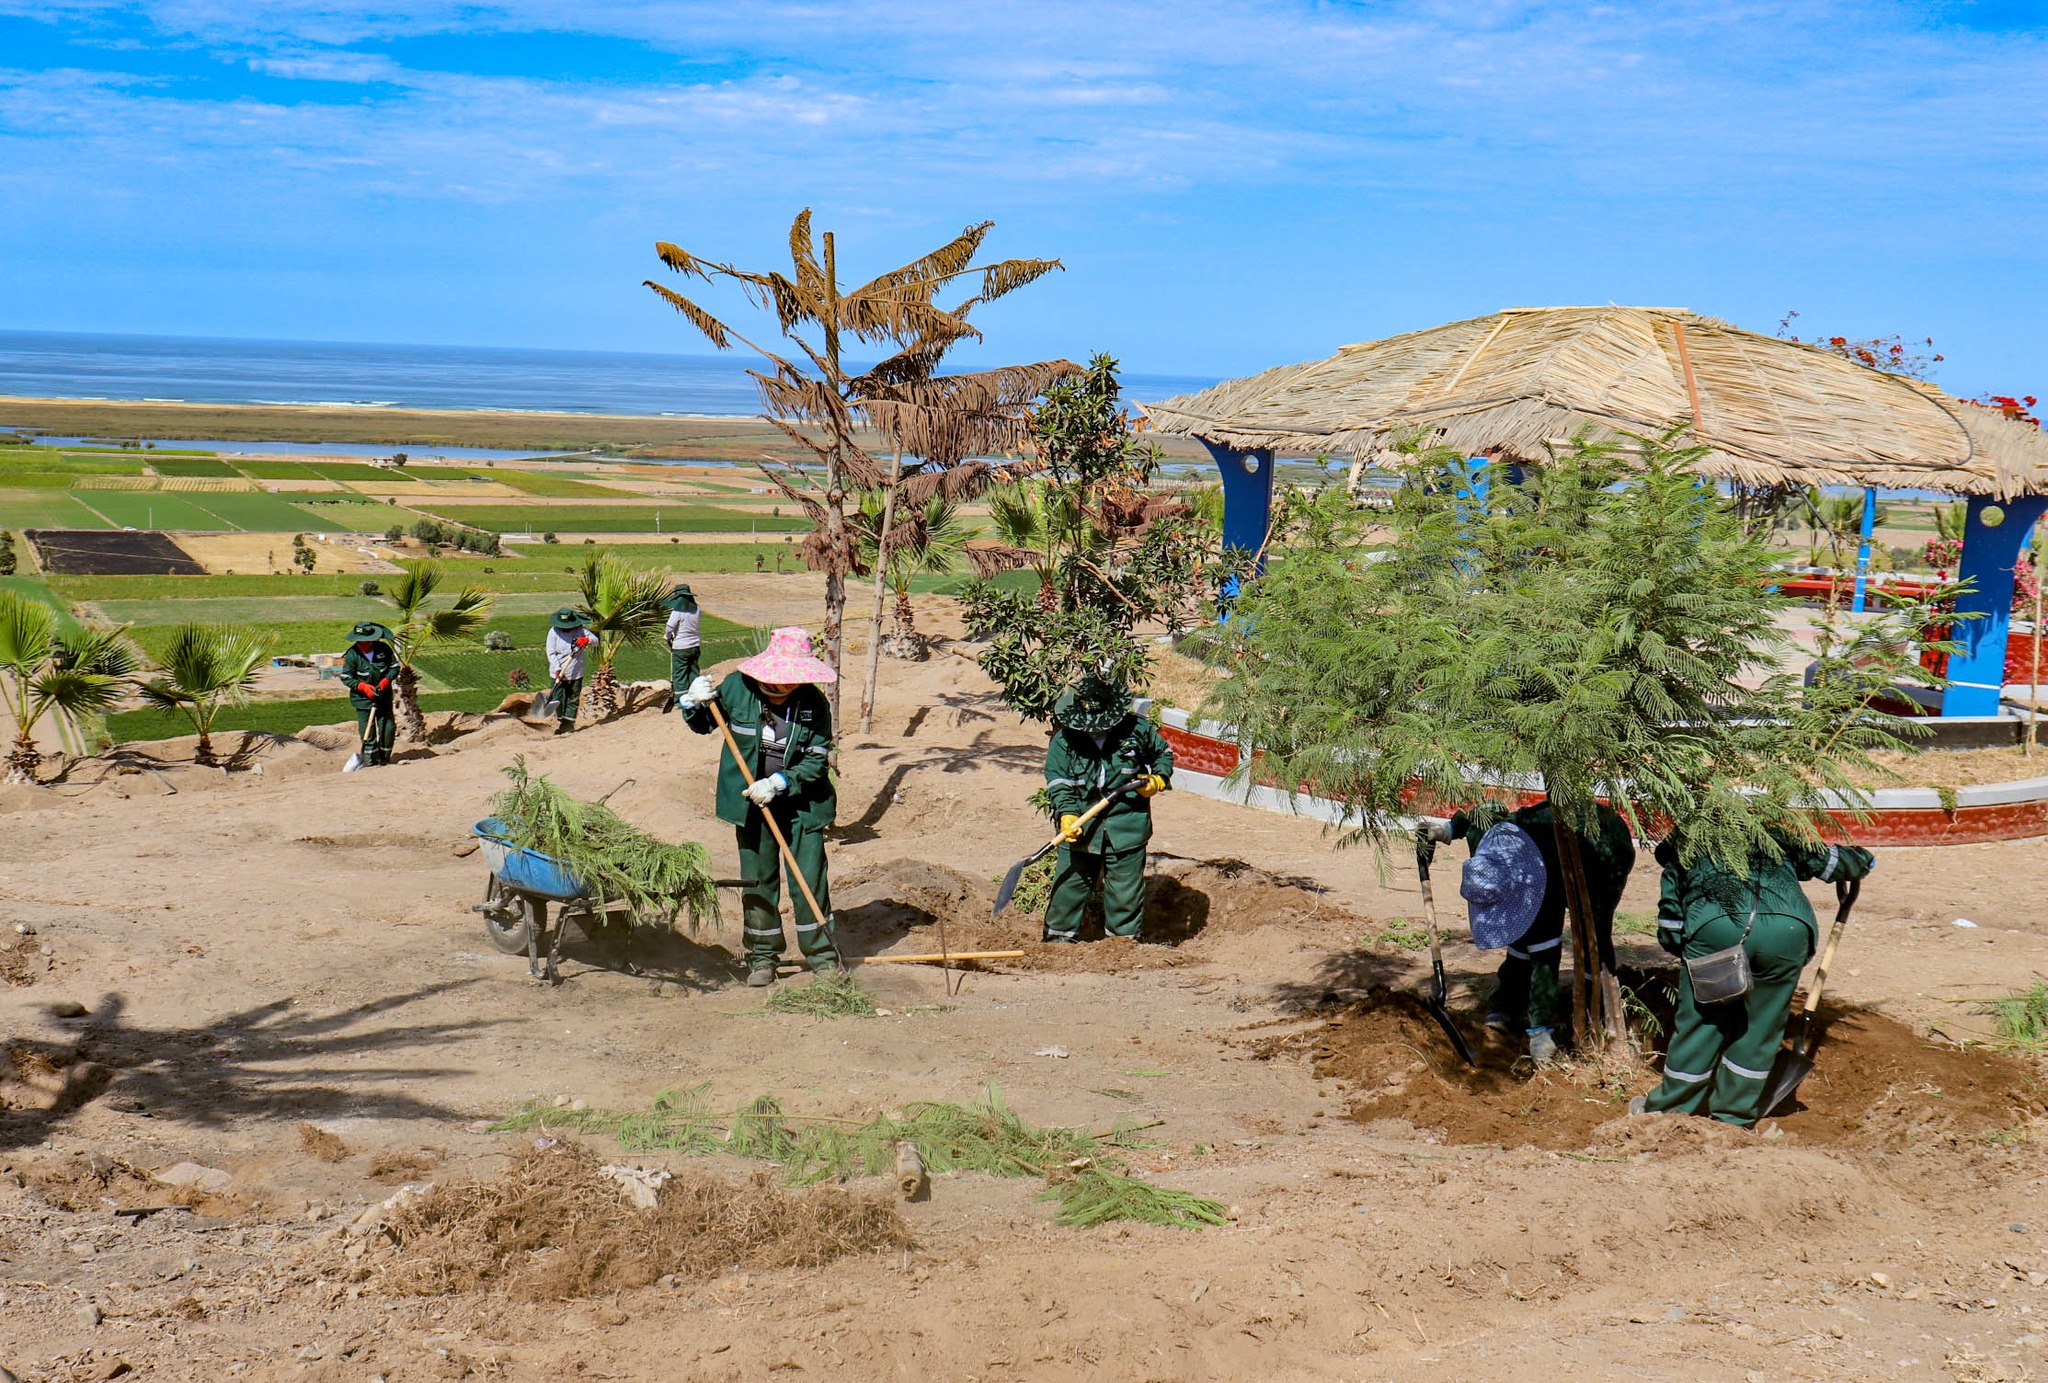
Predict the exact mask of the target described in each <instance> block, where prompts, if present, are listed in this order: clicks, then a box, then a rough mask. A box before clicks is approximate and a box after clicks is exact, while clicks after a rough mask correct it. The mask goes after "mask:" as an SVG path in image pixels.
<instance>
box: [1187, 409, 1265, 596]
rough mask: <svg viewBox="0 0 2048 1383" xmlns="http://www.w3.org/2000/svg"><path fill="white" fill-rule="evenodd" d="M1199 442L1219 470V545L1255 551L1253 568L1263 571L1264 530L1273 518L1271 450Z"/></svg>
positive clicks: (1244, 550)
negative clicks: (1221, 476) (1256, 563)
mask: <svg viewBox="0 0 2048 1383" xmlns="http://www.w3.org/2000/svg"><path fill="white" fill-rule="evenodd" d="M1202 445H1203V446H1204V447H1207V448H1208V449H1209V456H1210V459H1211V460H1213V461H1215V463H1216V469H1217V470H1219V471H1221V472H1222V473H1223V546H1225V547H1234V548H1237V549H1238V550H1239V551H1242V552H1255V553H1257V554H1259V561H1258V566H1257V567H1256V568H1255V570H1259V571H1263V570H1265V566H1266V556H1265V549H1266V532H1267V529H1268V528H1269V527H1270V526H1271V524H1272V521H1273V453H1272V452H1270V451H1267V450H1264V449H1258V450H1253V451H1239V450H1238V449H1237V448H1235V447H1226V446H1224V445H1223V444H1222V443H1220V442H1210V441H1204V442H1203V443H1202Z"/></svg>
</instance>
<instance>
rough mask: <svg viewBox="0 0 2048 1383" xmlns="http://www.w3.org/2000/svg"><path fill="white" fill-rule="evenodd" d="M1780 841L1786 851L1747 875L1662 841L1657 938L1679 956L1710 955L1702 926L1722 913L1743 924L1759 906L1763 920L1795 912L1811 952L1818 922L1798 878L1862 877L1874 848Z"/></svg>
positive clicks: (1759, 862)
mask: <svg viewBox="0 0 2048 1383" xmlns="http://www.w3.org/2000/svg"><path fill="white" fill-rule="evenodd" d="M1779 844H1780V846H1781V847H1782V848H1783V850H1784V852H1785V853H1784V857H1783V858H1782V859H1776V860H1772V859H1764V858H1758V859H1754V860H1751V861H1750V866H1749V877H1748V878H1747V879H1745V878H1742V877H1741V876H1740V875H1738V874H1737V873H1736V872H1735V871H1734V870H1732V869H1729V868H1727V867H1726V866H1724V865H1722V864H1719V863H1717V862H1715V861H1713V860H1700V861H1698V862H1696V863H1695V864H1693V866H1692V867H1691V868H1690V869H1688V868H1686V866H1684V865H1682V864H1680V863H1679V862H1678V851H1677V850H1676V849H1675V848H1674V847H1673V846H1672V844H1671V842H1670V841H1665V842H1663V843H1662V844H1660V845H1659V846H1658V847H1657V863H1659V864H1661V865H1663V866H1664V880H1663V885H1662V887H1661V889H1660V890H1659V892H1658V897H1657V941H1658V944H1659V945H1661V946H1663V948H1664V949H1665V950H1666V951H1669V952H1670V953H1671V954H1672V955H1674V956H1688V955H1690V956H1702V955H1706V954H1708V953H1709V952H1711V951H1713V950H1715V949H1717V948H1716V947H1715V946H1714V945H1712V944H1709V943H1707V942H1705V941H1702V940H1700V939H1699V933H1700V931H1701V929H1702V928H1704V927H1705V926H1706V925H1707V924H1709V923H1712V922H1715V921H1717V920H1720V919H1723V918H1725V919H1727V920H1728V921H1731V922H1733V923H1734V924H1735V926H1736V927H1737V928H1741V927H1743V926H1744V925H1746V924H1747V923H1748V921H1749V916H1750V909H1751V907H1752V906H1754V908H1755V909H1756V918H1757V923H1758V925H1763V924H1764V923H1765V922H1766V921H1767V920H1768V919H1771V918H1790V919H1791V920H1793V921H1795V922H1798V923H1799V924H1800V925H1802V926H1803V927H1805V928H1806V932H1807V951H1808V954H1811V953H1812V950H1813V946H1814V944H1815V943H1816V942H1817V941H1818V940H1819V928H1818V925H1817V924H1816V923H1815V922H1814V919H1813V906H1812V904H1810V903H1808V902H1807V901H1806V895H1805V894H1804V893H1803V892H1801V891H1800V888H1799V881H1800V880H1801V879H1821V880H1824V881H1828V882H1833V881H1835V880H1843V879H1860V878H1862V877H1863V876H1864V875H1865V874H1867V873H1869V872H1870V866H1871V856H1870V852H1869V851H1868V850H1864V849H1862V848H1860V847H1858V846H1854V845H1806V844H1796V843H1794V842H1791V841H1788V840H1782V839H1781V840H1780V842H1779ZM1721 944H1722V945H1726V944H1727V943H1726V942H1725V941H1724V942H1722V943H1721Z"/></svg>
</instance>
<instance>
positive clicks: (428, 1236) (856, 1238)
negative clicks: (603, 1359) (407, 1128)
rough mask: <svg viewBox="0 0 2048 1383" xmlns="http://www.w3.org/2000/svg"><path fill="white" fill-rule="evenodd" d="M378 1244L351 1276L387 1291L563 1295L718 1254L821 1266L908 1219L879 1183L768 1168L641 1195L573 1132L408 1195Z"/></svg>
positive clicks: (641, 1278) (711, 1264) (634, 1281)
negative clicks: (826, 1179) (800, 1180)
mask: <svg viewBox="0 0 2048 1383" xmlns="http://www.w3.org/2000/svg"><path fill="white" fill-rule="evenodd" d="M380 1233H381V1234H382V1235H383V1236H384V1237H385V1239H386V1240H387V1244H388V1246H387V1247H386V1249H385V1250H384V1251H383V1252H382V1253H380V1254H379V1255H378V1256H377V1258H376V1259H375V1261H374V1262H373V1263H372V1264H370V1265H369V1266H367V1267H363V1268H360V1269H358V1270H357V1272H356V1276H358V1277H360V1278H364V1279H367V1280H369V1281H370V1282H372V1283H373V1284H374V1285H375V1286H376V1287H378V1288H380V1289H381V1290H384V1291H387V1292H391V1293H394V1294H411V1295H438V1294H443V1293H451V1292H471V1291H477V1290H480V1289H485V1288H491V1289H498V1290H503V1291H506V1292H508V1293H509V1294H510V1295H511V1296H513V1297H516V1298H519V1299H523V1300H527V1301H566V1300H568V1299H570V1298H573V1297H583V1296H590V1295H594V1294H597V1293H601V1292H611V1291H618V1290H621V1289H625V1288H630V1287H644V1286H646V1285H648V1284H649V1283H651V1282H654V1281H655V1280H656V1279H658V1278H661V1277H665V1276H668V1275H670V1274H674V1275H676V1276H679V1277H692V1278H703V1277H712V1276H716V1275H717V1274H718V1273H721V1272H724V1271H725V1270H726V1269H728V1268H734V1267H744V1268H752V1269H764V1268H789V1267H817V1266H819V1265H821V1264H824V1263H829V1262H831V1261H833V1260H834V1259H836V1258H842V1257H845V1256H846V1255H848V1254H857V1253H868V1252H872V1251H874V1250H877V1249H894V1248H905V1247H908V1246H909V1244H910V1231H909V1228H908V1227H907V1226H906V1225H905V1224H904V1223H903V1220H902V1218H901V1217H900V1216H899V1215H898V1214H897V1213H896V1209H895V1207H894V1206H893V1205H891V1204H890V1203H889V1202H888V1201H887V1200H884V1199H882V1198H881V1197H879V1196H866V1195H858V1194H855V1193H853V1192H849V1191H843V1190H839V1189H837V1188H834V1187H824V1188H819V1189H816V1190H810V1191H801V1192H789V1191H784V1190H781V1189H779V1188H777V1187H776V1186H774V1185H773V1184H772V1183H771V1182H770V1179H769V1177H768V1175H767V1174H766V1173H763V1174H761V1175H758V1176H755V1177H753V1178H751V1179H749V1180H748V1181H746V1182H743V1183H737V1184H736V1183H732V1182H727V1181H723V1180H720V1179H719V1178H717V1177H714V1176H710V1175H707V1174H705V1173H703V1172H699V1171H695V1170H691V1169H685V1170H683V1171H681V1172H678V1173H675V1174H673V1175H672V1176H670V1177H669V1178H667V1180H666V1181H665V1183H664V1184H663V1185H662V1186H661V1188H660V1191H659V1193H658V1194H657V1196H656V1197H655V1203H654V1205H653V1207H652V1208H649V1209H640V1208H638V1207H636V1206H635V1205H634V1204H633V1202H632V1200H631V1199H629V1197H628V1196H627V1195H626V1194H625V1193H624V1192H622V1190H621V1187H620V1184H619V1183H618V1182H617V1181H614V1180H609V1179H607V1178H606V1177H604V1176H603V1175H601V1173H600V1166H599V1162H598V1158H597V1156H596V1155H595V1154H594V1153H592V1152H591V1151H589V1150H588V1149H587V1148H584V1147H583V1146H582V1145H580V1144H577V1143H571V1142H565V1143H557V1144H550V1145H549V1146H546V1147H535V1148H530V1149H528V1150H527V1151H526V1152H524V1153H522V1154H521V1155H520V1156H519V1157H517V1158H515V1159H514V1160H513V1162H512V1164H511V1165H510V1166H508V1167H506V1168H505V1170H504V1171H502V1172H500V1173H499V1174H498V1176H497V1177H496V1178H494V1179H493V1180H491V1181H487V1182H468V1183H461V1184H453V1185H446V1186H434V1187H431V1188H429V1189H428V1190H426V1191H424V1192H422V1193H420V1194H417V1195H412V1196H407V1197H406V1198H405V1199H404V1200H403V1201H402V1202H401V1203H400V1204H399V1205H398V1206H397V1207H396V1209H395V1210H394V1211H393V1213H392V1214H391V1215H390V1217H389V1218H388V1219H386V1220H385V1222H384V1224H383V1226H382V1229H381V1231H380Z"/></svg>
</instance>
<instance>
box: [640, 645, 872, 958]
mask: <svg viewBox="0 0 2048 1383" xmlns="http://www.w3.org/2000/svg"><path fill="white" fill-rule="evenodd" d="M838 680H839V674H838V673H837V672H836V671H835V670H834V669H833V667H832V665H831V664H830V663H827V662H825V661H824V660H823V659H821V658H818V657H816V656H815V655H814V654H813V653H812V652H811V636H810V634H809V633H808V632H807V631H805V630H803V629H798V628H786V629H777V630H774V631H773V632H772V633H770V634H769V636H768V647H767V648H765V649H763V650H762V651H761V652H759V653H756V654H755V655H754V656H753V657H751V658H748V659H746V660H745V661H743V662H741V663H740V665H739V666H738V667H736V668H735V669H733V671H731V672H729V673H727V674H726V676H725V680H724V681H722V682H720V683H719V684H718V685H717V686H716V687H714V686H713V685H712V683H711V679H710V678H709V677H704V676H699V677H698V678H697V679H696V680H694V681H693V682H691V683H690V685H689V686H688V687H686V688H684V690H683V694H682V696H681V697H679V698H678V699H677V702H676V705H677V707H678V708H679V709H680V710H681V711H682V713H683V721H684V723H685V724H687V725H688V726H689V727H690V728H691V729H692V730H694V731H696V732H697V733H698V734H700V735H708V734H711V733H712V732H713V731H714V730H716V729H717V728H718V726H717V722H716V721H715V720H714V719H713V718H712V715H711V703H712V702H714V701H715V702H717V703H718V707H719V709H720V710H721V711H722V712H723V713H724V716H725V720H726V725H727V726H728V728H730V729H731V731H732V735H733V742H734V743H736V744H737V745H738V746H739V752H740V753H741V754H742V755H743V756H744V757H745V761H746V762H745V767H744V771H742V766H741V764H740V763H739V762H737V761H735V760H734V758H733V749H732V745H730V744H728V745H727V746H726V747H725V748H724V749H722V750H721V751H720V752H719V757H718V804H717V810H718V819H719V820H720V821H725V822H729V823H731V825H732V828H733V837H734V840H735V843H736V844H737V845H738V847H739V855H740V877H741V879H743V880H744V881H745V882H744V883H743V884H742V885H741V891H740V925H741V927H742V929H743V932H744V936H745V942H746V951H747V954H746V961H747V983H748V984H750V985H756V986H759V985H769V984H773V983H775V967H776V964H777V962H779V961H780V960H781V959H782V948H783V935H782V887H783V883H784V877H783V876H784V874H785V872H786V871H785V869H784V863H783V860H782V859H781V851H780V850H779V849H778V848H777V847H776V844H775V836H774V834H773V833H772V832H770V831H769V830H768V827H767V822H766V820H765V817H764V813H771V812H772V813H773V814H774V818H775V823H776V825H778V826H780V827H781V828H782V835H783V838H784V839H785V840H787V841H788V842H789V852H790V854H791V855H792V856H794V857H795V860H796V867H797V869H798V871H799V872H800V873H801V874H802V877H803V882H804V883H806V884H808V885H809V886H810V892H811V896H812V897H813V898H815V899H817V901H818V907H819V909H820V910H821V911H822V912H823V914H824V915H823V916H822V917H821V916H818V915H817V914H815V913H813V912H812V911H811V907H810V904H809V903H808V902H806V901H805V899H804V891H803V889H802V888H801V887H799V886H798V884H797V880H795V879H789V880H788V881H787V882H788V884H789V891H790V911H791V914H792V915H793V917H794V919H795V924H796V944H797V949H798V950H799V951H801V952H802V953H803V958H804V960H805V961H806V962H808V963H809V965H810V967H811V969H812V971H813V972H815V973H817V974H821V975H822V974H829V973H831V972H833V971H836V970H838V969H839V968H840V959H839V948H838V946H837V945H836V944H835V943H834V941H833V937H832V897H831V891H830V886H829V881H828V880H827V878H826V869H825V831H826V828H827V827H829V826H830V825H831V824H832V820H833V817H834V816H835V815H836V814H837V812H838V810H839V798H838V794H837V793H836V791H835V790H834V788H833V786H832V772H831V754H832V705H831V703H830V702H829V701H828V700H826V698H825V693H824V692H823V691H821V690H820V688H821V687H823V686H826V685H829V684H830V683H833V682H836V681H838ZM749 778H751V779H752V786H748V779H749Z"/></svg>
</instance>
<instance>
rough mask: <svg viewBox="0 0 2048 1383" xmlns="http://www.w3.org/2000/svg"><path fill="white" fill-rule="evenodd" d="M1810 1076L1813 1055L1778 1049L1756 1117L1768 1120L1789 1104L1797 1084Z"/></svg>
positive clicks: (1788, 1048) (1797, 1086) (1783, 1048)
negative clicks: (1768, 1082)
mask: <svg viewBox="0 0 2048 1383" xmlns="http://www.w3.org/2000/svg"><path fill="white" fill-rule="evenodd" d="M1812 1074H1813V1053H1811V1052H1801V1051H1797V1050H1795V1049H1793V1048H1791V1047H1780V1048H1779V1049H1778V1059H1777V1061H1776V1062H1775V1063H1773V1064H1772V1066H1771V1080H1770V1084H1768V1085H1766V1086H1765V1087H1764V1102H1763V1104H1762V1105H1760V1106H1759V1107H1758V1109H1757V1116H1756V1117H1757V1118H1759V1119H1768V1118H1770V1117H1771V1116H1772V1115H1773V1114H1776V1113H1778V1112H1779V1111H1780V1110H1782V1109H1783V1108H1784V1107H1785V1106H1786V1105H1788V1104H1790V1103H1791V1102H1792V1096H1793V1095H1794V1094H1796V1093H1797V1092H1798V1090H1799V1082H1801V1081H1803V1080H1805V1079H1806V1078H1807V1077H1808V1076H1810V1075H1812Z"/></svg>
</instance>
